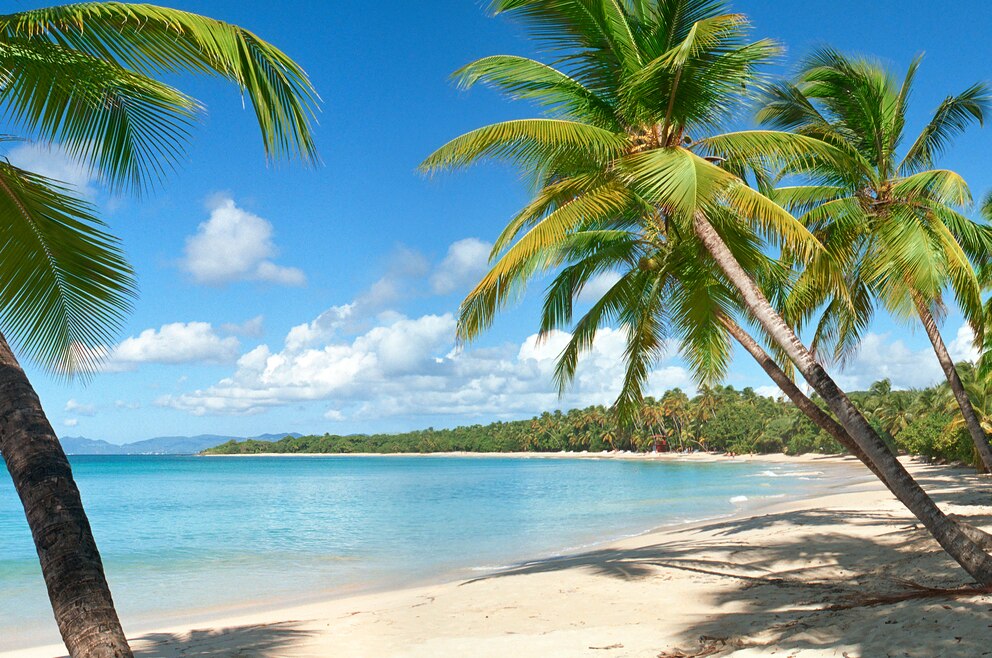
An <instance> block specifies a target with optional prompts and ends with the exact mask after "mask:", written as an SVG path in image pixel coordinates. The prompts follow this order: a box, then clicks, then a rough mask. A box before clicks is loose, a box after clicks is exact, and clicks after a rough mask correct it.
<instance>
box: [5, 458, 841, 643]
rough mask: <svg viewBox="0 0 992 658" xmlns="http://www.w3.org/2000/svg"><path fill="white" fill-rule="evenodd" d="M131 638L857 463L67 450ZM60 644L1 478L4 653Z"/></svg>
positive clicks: (789, 486) (811, 489)
mask: <svg viewBox="0 0 992 658" xmlns="http://www.w3.org/2000/svg"><path fill="white" fill-rule="evenodd" d="M71 461H72V464H73V470H74V473H75V476H76V479H77V482H78V484H79V487H80V490H81V491H82V494H83V500H84V504H85V506H86V510H87V512H88V514H89V518H90V521H91V523H92V525H93V529H94V532H95V533H96V537H97V542H98V544H99V546H100V549H101V552H102V555H103V559H104V563H105V566H106V570H107V573H108V577H109V579H110V583H111V587H112V589H113V592H114V597H115V600H116V602H117V607H118V610H119V612H120V613H121V617H122V619H123V621H124V625H125V628H126V629H128V630H129V631H130V632H134V631H137V630H141V629H148V628H152V627H157V626H161V625H168V624H170V623H173V624H174V623H179V622H182V621H186V620H189V619H191V618H193V619H195V618H198V617H209V616H212V615H222V614H226V613H228V612H235V611H238V610H241V609H243V608H245V607H252V606H261V605H270V604H273V603H281V602H286V603H289V602H295V601H302V600H307V599H313V598H319V597H330V596H339V595H347V594H351V593H357V592H362V591H367V590H371V589H376V588H389V587H398V586H404V585H412V584H416V583H420V582H425V581H432V580H440V579H455V578H464V577H471V576H477V575H481V574H483V573H485V572H486V571H491V570H494V569H498V568H500V567H505V566H508V565H512V564H514V563H517V562H520V561H524V560H530V559H535V558H541V557H550V556H553V555H559V554H562V553H569V552H576V551H580V550H583V549H584V548H587V547H592V546H595V545H596V544H598V543H602V542H607V541H611V540H615V539H618V538H621V537H624V536H629V535H633V534H639V533H642V532H645V531H648V530H650V529H653V528H657V527H660V526H666V525H673V524H679V523H685V522H690V521H697V520H703V519H709V518H716V517H721V516H727V515H731V514H734V513H735V512H739V511H742V509H743V510H749V509H754V508H756V507H758V506H761V505H767V504H768V503H769V502H781V501H783V500H788V499H790V498H796V497H800V496H803V495H810V494H816V493H818V492H820V491H822V490H824V489H825V488H827V487H830V486H831V485H833V484H835V483H836V482H837V478H838V477H840V476H842V475H846V474H849V473H850V470H849V467H843V466H836V465H824V466H815V467H814V466H809V465H798V464H797V465H791V464H790V465H778V464H775V465H771V464H757V463H746V462H729V463H728V462H724V463H691V462H674V463H672V462H665V463H659V462H630V461H619V460H572V459H514V458H502V457H484V458H459V457H271V458H270V457H254V458H203V457H135V456H129V457H104V456H100V457H74V458H72V460H71ZM56 641H58V633H57V629H56V627H55V623H54V621H53V620H52V615H51V611H50V608H49V605H48V600H47V598H46V593H45V586H44V581H43V580H42V577H41V572H40V569H39V567H38V562H37V556H36V554H35V552H34V546H33V544H32V542H31V537H30V534H29V531H28V528H27V524H26V522H25V520H24V515H23V511H22V509H21V506H20V502H19V501H18V499H17V496H16V494H15V493H14V490H13V486H12V484H11V482H10V478H9V476H8V475H7V472H6V470H5V469H0V650H4V649H14V648H22V647H27V646H33V645H38V644H44V643H49V642H56Z"/></svg>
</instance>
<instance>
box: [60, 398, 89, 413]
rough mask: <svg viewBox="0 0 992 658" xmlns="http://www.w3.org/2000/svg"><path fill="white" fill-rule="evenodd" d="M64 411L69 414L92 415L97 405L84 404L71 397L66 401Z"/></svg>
mask: <svg viewBox="0 0 992 658" xmlns="http://www.w3.org/2000/svg"><path fill="white" fill-rule="evenodd" d="M64 411H65V412H66V413H67V414H74V415H76V416H92V415H93V414H95V413H96V407H94V406H93V405H92V404H83V403H81V402H77V401H76V400H74V399H70V400H69V401H68V402H66V403H65V409H64Z"/></svg>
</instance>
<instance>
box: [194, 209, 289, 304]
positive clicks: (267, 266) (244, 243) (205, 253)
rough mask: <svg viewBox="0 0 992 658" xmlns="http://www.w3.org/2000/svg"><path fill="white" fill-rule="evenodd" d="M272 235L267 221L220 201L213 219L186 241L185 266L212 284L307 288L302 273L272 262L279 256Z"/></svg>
mask: <svg viewBox="0 0 992 658" xmlns="http://www.w3.org/2000/svg"><path fill="white" fill-rule="evenodd" d="M272 234H273V228H272V224H270V223H269V222H268V221H267V220H265V219H263V218H261V217H259V216H258V215H254V214H252V213H250V212H248V211H246V210H244V209H242V208H239V207H238V206H237V205H236V204H235V203H234V200H233V199H231V198H230V197H224V198H220V199H217V200H216V201H215V203H214V204H213V205H212V208H211V212H210V218H209V219H207V221H205V222H203V223H202V224H200V226H199V227H198V228H197V231H196V234H194V235H192V236H190V237H189V238H187V239H186V249H185V258H184V259H183V261H182V267H183V269H184V270H186V272H188V273H189V274H190V275H191V276H192V277H193V280H194V281H196V282H197V283H203V284H208V285H222V284H226V283H232V282H234V281H264V282H267V283H274V284H277V285H285V286H301V285H303V284H304V283H306V275H305V274H304V273H303V271H302V270H300V269H299V268H296V267H286V266H283V265H277V264H275V263H274V262H272V260H271V259H272V258H274V257H275V256H276V255H277V253H278V250H277V249H276V246H275V243H274V242H273V241H272Z"/></svg>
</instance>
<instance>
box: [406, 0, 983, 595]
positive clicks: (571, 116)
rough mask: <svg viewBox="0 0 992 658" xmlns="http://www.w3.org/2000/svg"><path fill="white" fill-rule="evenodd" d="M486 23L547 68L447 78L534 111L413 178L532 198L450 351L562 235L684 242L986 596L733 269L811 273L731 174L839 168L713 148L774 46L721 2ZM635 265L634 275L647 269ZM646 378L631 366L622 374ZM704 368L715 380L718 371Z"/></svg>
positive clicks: (480, 134) (487, 69) (967, 547)
mask: <svg viewBox="0 0 992 658" xmlns="http://www.w3.org/2000/svg"><path fill="white" fill-rule="evenodd" d="M493 8H494V10H495V11H496V12H497V13H508V14H510V15H512V16H515V17H517V18H519V19H520V20H522V21H523V22H524V23H525V25H527V26H528V27H529V28H530V29H531V32H532V34H534V36H535V37H536V38H537V39H538V40H539V41H540V42H541V43H542V44H543V46H544V47H545V49H547V50H548V51H550V52H552V53H553V57H554V62H555V64H554V66H551V65H548V64H545V63H543V62H539V61H537V60H533V59H528V58H521V57H511V56H495V57H488V58H484V59H482V60H479V61H477V62H474V63H472V64H469V65H468V66H466V67H464V68H463V69H461V70H460V71H459V72H458V73H457V74H456V77H457V79H458V80H459V81H460V82H461V84H462V85H463V86H471V85H473V84H475V83H477V82H480V81H483V82H485V83H488V84H490V85H492V86H494V87H496V88H498V89H500V90H501V91H504V92H506V93H507V94H509V95H510V96H512V97H515V98H523V99H529V100H532V101H535V102H537V103H538V104H540V105H542V106H544V108H545V111H546V113H547V114H548V116H546V117H542V118H536V119H526V120H517V121H509V122H502V123H498V124H493V125H490V126H486V127H483V128H480V129H478V130H475V131H472V132H469V133H467V134H465V135H462V136H461V137H458V138H456V139H454V140H453V141H451V142H449V143H448V144H447V145H445V146H444V147H442V148H441V149H439V150H438V151H437V152H435V153H434V154H433V155H431V156H430V157H429V158H428V159H427V160H426V161H425V163H424V165H423V168H424V170H426V171H428V172H430V171H437V170H441V169H451V168H457V167H464V166H467V165H470V164H472V163H474V162H477V161H479V160H483V159H498V160H503V161H508V162H511V163H513V164H515V165H516V166H518V167H519V168H520V169H521V171H522V172H523V173H524V174H525V175H526V176H527V177H528V178H529V179H530V180H531V181H532V182H533V183H534V185H535V188H536V190H537V191H536V193H535V195H534V198H533V199H532V201H531V202H530V203H529V204H528V205H527V206H526V207H525V208H524V209H523V210H522V211H521V212H520V213H519V214H518V215H517V216H516V217H515V218H513V219H512V220H511V222H510V223H509V225H508V226H507V228H506V229H505V230H504V232H503V235H502V236H501V237H500V238H499V239H497V241H496V246H495V248H494V252H496V253H500V252H502V250H503V249H504V248H505V247H506V246H507V245H508V244H510V243H513V247H512V249H514V250H516V258H515V259H513V260H512V261H507V262H505V263H503V262H502V260H501V261H498V262H497V263H496V265H495V266H494V268H493V270H492V271H491V272H490V274H489V275H487V278H486V279H485V280H484V282H483V285H480V287H479V288H477V290H476V293H477V294H475V296H474V297H475V301H474V303H475V304H476V305H477V306H478V308H477V309H475V310H470V312H468V313H465V312H464V310H465V309H464V308H463V314H462V319H463V322H462V323H461V325H460V335H461V337H462V338H470V337H472V336H474V335H476V334H477V333H478V332H479V331H480V330H481V329H483V328H485V326H487V324H488V323H489V322H491V319H492V317H493V315H494V314H495V313H496V312H497V311H498V310H499V308H500V307H501V306H502V305H503V304H504V303H505V302H506V300H507V299H508V297H509V295H510V293H511V292H512V291H513V289H514V287H515V286H514V284H515V282H516V281H518V280H519V279H520V278H521V275H526V274H527V273H528V272H537V271H539V270H540V269H541V268H542V263H543V261H544V259H545V258H546V254H545V253H543V251H542V250H543V249H545V248H546V247H547V246H548V245H550V244H554V243H556V242H559V241H561V240H563V239H565V238H567V237H568V236H569V234H571V233H572V232H574V231H575V230H577V229H581V228H583V227H586V228H589V227H598V228H601V229H603V230H606V231H609V229H610V228H612V226H613V225H614V224H617V223H619V224H620V225H621V226H622V225H623V224H624V223H625V222H627V223H629V222H630V221H631V217H636V218H638V220H639V221H642V222H643V221H645V218H650V220H648V221H649V222H650V224H651V227H652V228H654V229H656V230H658V231H659V232H664V234H666V235H667V234H669V233H671V234H677V235H679V236H687V235H693V236H695V238H696V239H698V242H699V244H700V245H701V246H702V248H703V250H704V251H705V253H707V254H708V255H709V257H711V258H712V259H713V261H714V263H715V264H716V266H717V268H718V270H719V272H720V274H721V276H722V278H724V279H725V280H726V282H727V283H728V284H729V285H730V286H731V287H732V288H733V289H734V290H735V291H736V294H738V295H739V296H740V300H741V303H742V304H743V307H744V308H745V309H746V310H747V312H748V317H749V318H750V319H751V320H753V321H755V322H756V323H757V324H758V325H759V326H760V327H761V328H762V329H763V330H764V332H765V333H766V334H767V336H768V337H769V339H770V340H771V341H772V343H773V344H774V345H775V346H776V348H777V349H779V350H781V351H782V353H784V354H785V355H786V356H787V357H788V358H789V359H790V360H791V361H792V362H793V363H794V364H795V366H796V368H797V369H798V371H799V372H800V373H801V374H802V375H803V377H804V378H805V379H806V381H807V382H809V383H810V385H811V386H813V388H814V389H815V390H816V391H817V393H819V395H820V396H821V397H822V398H823V399H824V401H825V402H826V403H827V404H828V406H829V407H830V409H831V410H832V411H833V412H834V414H835V415H836V416H837V418H838V420H839V421H840V423H841V425H842V426H843V427H844V429H845V430H846V431H847V433H848V434H849V435H850V436H851V437H852V438H853V439H854V440H855V441H856V443H857V444H858V446H859V447H860V448H861V449H862V451H863V452H864V454H865V455H866V456H867V458H868V459H869V460H870V461H871V462H872V463H874V464H875V465H876V467H878V469H879V470H880V471H881V472H882V473H884V474H885V476H886V484H887V485H888V486H889V487H890V489H892V491H893V492H894V493H895V494H896V495H897V497H898V498H899V499H900V500H901V501H902V502H903V503H904V504H905V505H906V506H907V507H908V508H909V509H911V510H912V511H913V512H914V514H915V515H916V516H917V517H918V518H919V519H920V520H921V522H922V523H923V525H924V526H925V527H926V528H927V529H928V530H929V531H930V532H931V533H932V534H933V536H934V537H935V538H936V539H937V540H938V542H939V543H940V544H941V545H942V546H943V547H944V548H945V549H946V550H947V551H948V553H949V554H951V555H952V556H953V557H954V558H955V559H956V560H957V561H958V562H959V564H961V565H962V567H964V568H965V569H966V570H967V571H968V572H969V573H970V574H971V575H972V576H973V577H974V578H976V579H977V580H979V581H981V582H983V583H992V557H990V556H989V555H987V554H986V553H985V552H984V551H983V550H982V549H981V548H980V547H979V546H978V545H977V544H976V543H975V541H973V540H972V539H969V537H968V535H967V534H966V531H965V530H963V529H962V528H961V527H960V526H958V525H957V524H956V523H955V522H954V521H952V520H951V519H949V518H948V517H947V516H946V515H945V514H944V513H943V512H942V511H941V510H940V509H939V508H938V507H937V506H936V504H935V503H934V502H933V500H932V499H930V498H929V496H927V495H926V493H925V492H924V491H923V490H922V488H920V486H919V484H918V483H916V481H915V480H913V478H912V477H911V476H910V475H909V473H908V472H907V471H906V470H905V468H904V467H903V466H902V465H901V464H900V463H899V461H898V460H897V459H896V458H895V455H893V454H892V452H891V451H890V450H889V448H888V447H887V446H886V445H885V443H884V441H882V439H881V438H880V437H879V436H878V434H877V433H876V432H875V431H874V430H873V429H872V427H871V426H870V425H869V423H868V421H867V420H866V419H865V418H864V416H863V415H862V414H861V413H860V412H859V411H858V410H857V409H856V408H855V407H854V405H853V404H852V403H851V401H850V400H849V399H848V397H847V396H846V395H845V394H844V393H843V392H842V391H841V390H840V389H839V387H837V385H836V383H835V382H834V381H833V380H832V379H831V378H830V377H829V375H828V374H827V372H826V371H825V370H824V368H823V367H822V366H821V365H820V363H819V362H818V361H817V359H816V358H815V357H814V355H813V353H812V352H811V351H810V350H809V349H808V348H807V347H806V346H805V345H804V344H803V343H802V342H801V341H800V340H799V338H798V337H797V336H796V334H795V332H794V331H793V330H792V328H791V327H790V325H789V324H788V323H787V322H786V320H785V319H783V317H782V316H781V315H780V314H779V313H778V312H777V311H776V310H775V308H774V307H773V306H772V304H771V303H770V302H769V300H768V298H767V297H766V295H765V293H764V291H763V290H762V288H761V286H760V285H759V282H757V281H756V280H755V278H754V277H753V276H752V275H751V274H750V273H749V271H748V269H747V263H746V262H744V263H742V262H741V260H740V259H739V256H740V254H741V253H746V252H745V251H744V250H743V249H742V248H741V245H740V244H738V243H739V242H742V240H741V236H745V237H746V236H749V235H754V234H761V235H764V236H767V237H768V238H770V239H772V240H773V241H774V242H775V243H776V244H778V245H779V246H780V247H781V248H782V249H783V250H784V251H786V252H787V253H788V254H790V257H794V258H795V259H798V260H801V261H812V260H813V256H814V255H815V254H817V253H818V252H819V251H822V245H820V244H819V243H818V242H817V241H816V240H815V239H814V238H813V237H812V236H811V234H810V233H809V232H808V231H807V230H806V228H805V227H804V226H803V225H802V224H801V223H800V222H798V221H797V220H796V219H795V218H794V217H792V215H791V214H789V213H788V212H786V211H784V210H783V209H782V208H781V207H780V206H778V205H776V204H775V203H773V202H771V201H770V199H768V198H767V197H766V196H764V195H762V194H760V193H759V192H758V191H756V190H755V189H753V188H752V187H750V186H749V185H748V184H747V183H746V182H745V180H744V179H743V178H742V176H743V175H744V174H745V173H746V171H747V169H749V168H750V169H753V170H755V171H760V168H758V167H747V166H746V163H748V162H761V164H762V165H763V166H767V165H769V164H772V163H774V164H784V163H787V162H792V161H800V162H802V161H805V160H811V159H813V158H814V157H815V158H816V159H825V160H831V159H834V160H837V161H838V162H837V166H838V168H841V167H847V166H850V165H849V164H846V161H847V160H849V159H850V157H851V156H850V154H848V153H847V152H846V151H844V150H843V149H840V148H837V147H835V146H833V145H830V144H828V143H825V142H823V141H822V140H817V139H813V138H808V137H806V136H803V135H797V134H787V133H780V132H775V131H744V132H737V133H729V134H722V135H721V134H716V133H717V131H716V129H717V128H718V127H719V126H720V125H722V124H724V123H725V122H726V121H727V120H728V119H729V118H731V116H732V115H733V114H734V113H735V112H736V111H737V110H738V108H740V107H741V105H742V103H743V102H744V101H745V100H746V97H747V96H748V94H749V93H750V90H753V89H754V88H755V87H756V86H757V85H759V84H761V83H762V82H763V81H762V78H761V76H760V75H759V74H758V72H757V70H758V68H759V67H760V66H762V65H763V64H765V63H767V62H768V61H769V60H770V59H771V58H772V57H774V56H775V55H776V54H777V52H778V47H777V46H776V45H775V44H774V43H772V42H769V41H755V42H749V41H748V40H747V33H746V27H747V21H746V19H745V18H744V17H743V16H740V15H737V14H729V13H725V11H724V6H723V3H722V2H716V1H712V0H655V1H653V2H652V1H646V0H641V1H637V2H626V3H620V2H617V1H615V0H497V1H496V2H494V3H493ZM737 163H742V164H740V165H738V164H737ZM724 165H727V166H724ZM759 182H760V181H759ZM642 200H646V201H647V206H645V204H644V203H642ZM741 218H746V219H747V223H743V222H742V221H741ZM649 261H650V258H649V259H648V262H647V263H646V268H647V269H648V270H650V268H651V267H653V266H652V265H651V264H650V262H649ZM636 277H637V275H633V276H632V277H631V278H630V279H628V282H627V285H630V284H631V283H633V280H634V279H636ZM645 278H646V277H645ZM630 291H631V295H632V296H630V297H628V301H629V302H631V303H629V304H625V305H624V307H623V308H622V309H620V310H618V311H617V312H618V313H622V314H628V315H631V314H632V316H631V317H629V318H628V319H629V320H631V322H630V325H631V326H635V327H642V328H643V331H638V332H631V334H630V335H631V336H632V338H631V340H634V341H644V342H645V347H646V348H647V349H643V350H638V351H637V352H638V353H643V354H647V355H651V354H652V353H655V352H656V350H657V349H658V346H660V345H661V341H660V334H659V332H658V331H657V329H656V326H657V323H656V322H655V321H653V320H652V319H651V318H652V317H655V316H656V313H657V309H658V306H659V300H660V299H661V293H662V291H661V290H660V289H659V287H658V286H656V285H652V284H650V283H646V284H645V285H634V286H631V287H630ZM637 295H640V296H637ZM702 306H703V309H704V310H703V315H704V316H706V315H710V316H711V317H713V316H714V315H715V314H714V313H713V311H714V309H713V308H710V307H707V305H706V304H705V303H704V304H703V305H702ZM636 315H640V316H643V317H642V318H636V317H633V316H636ZM635 320H639V322H635ZM700 324H703V323H700ZM691 330H692V331H698V332H699V336H698V338H699V339H700V340H704V339H705V336H706V335H709V336H712V337H713V339H714V340H721V338H720V335H721V332H720V330H719V329H717V328H715V327H714V326H713V325H712V324H710V325H709V326H706V327H699V328H692V329H691ZM628 352H629V353H630V352H631V350H630V349H629V345H628ZM720 353H721V350H714V351H711V352H709V353H708V354H709V355H713V356H717V357H719V354H720ZM706 358H709V356H706ZM650 363H651V360H650V359H643V360H639V361H638V362H637V363H635V364H634V370H635V371H636V370H643V369H646V368H648V367H649V365H650ZM693 365H694V366H695V365H697V364H693ZM701 365H703V366H706V365H707V364H705V363H704V364H701ZM709 365H711V366H713V367H716V368H719V366H720V363H719V360H718V359H717V360H714V361H713V362H712V363H710V364H709Z"/></svg>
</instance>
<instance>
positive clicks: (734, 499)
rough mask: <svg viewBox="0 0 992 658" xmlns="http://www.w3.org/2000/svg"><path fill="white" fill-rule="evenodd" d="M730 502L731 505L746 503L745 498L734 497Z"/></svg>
mask: <svg viewBox="0 0 992 658" xmlns="http://www.w3.org/2000/svg"><path fill="white" fill-rule="evenodd" d="M730 502H732V503H746V502H747V496H734V497H733V498H731V499H730Z"/></svg>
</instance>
